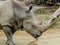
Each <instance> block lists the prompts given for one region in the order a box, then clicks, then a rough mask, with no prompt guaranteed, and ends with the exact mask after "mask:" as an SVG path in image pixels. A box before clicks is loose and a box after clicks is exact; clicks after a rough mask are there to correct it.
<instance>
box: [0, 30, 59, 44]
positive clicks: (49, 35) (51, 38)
mask: <svg viewBox="0 0 60 45" xmlns="http://www.w3.org/2000/svg"><path fill="white" fill-rule="evenodd" d="M13 37H14V42H15V44H16V45H28V44H29V43H30V42H31V41H33V40H34V38H33V37H31V36H30V35H29V34H27V33H26V32H24V31H17V32H16V33H15V34H14V36H13ZM5 41H6V37H5V35H4V33H3V31H0V45H5ZM37 44H38V45H60V29H49V30H47V31H46V32H44V33H43V35H42V36H41V37H39V39H38V41H37Z"/></svg>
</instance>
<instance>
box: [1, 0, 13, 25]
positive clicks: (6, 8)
mask: <svg viewBox="0 0 60 45" xmlns="http://www.w3.org/2000/svg"><path fill="white" fill-rule="evenodd" d="M12 17H13V10H12V3H11V1H10V0H8V1H5V2H4V3H3V5H2V7H1V9H0V24H1V25H6V24H9V22H10V20H11V18H12Z"/></svg>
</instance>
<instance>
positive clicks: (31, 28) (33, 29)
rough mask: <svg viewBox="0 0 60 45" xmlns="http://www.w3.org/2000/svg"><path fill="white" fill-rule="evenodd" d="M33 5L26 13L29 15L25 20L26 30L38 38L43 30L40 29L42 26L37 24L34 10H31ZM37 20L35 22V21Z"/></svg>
mask: <svg viewBox="0 0 60 45" xmlns="http://www.w3.org/2000/svg"><path fill="white" fill-rule="evenodd" d="M31 9H32V7H30V8H29V10H28V11H27V12H26V13H25V14H26V15H27V16H28V17H26V19H25V20H24V22H23V23H24V29H25V31H26V32H28V33H29V34H31V35H32V36H33V37H34V38H38V37H39V36H40V35H41V34H42V32H41V31H40V30H41V29H40V27H39V25H38V24H36V20H35V17H34V15H33V14H32V12H31V11H30V10H31ZM34 22H35V23H34Z"/></svg>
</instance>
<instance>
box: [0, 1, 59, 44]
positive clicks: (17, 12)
mask: <svg viewBox="0 0 60 45" xmlns="http://www.w3.org/2000/svg"><path fill="white" fill-rule="evenodd" d="M59 10H60V8H59V9H58V10H57V11H56V12H55V13H53V15H51V16H50V18H49V20H48V21H46V22H43V23H42V24H40V22H39V21H37V19H36V18H35V16H34V13H33V11H32V6H30V7H27V6H26V5H25V4H24V3H21V2H20V1H15V0H13V1H12V0H6V1H3V2H2V3H1V6H0V27H1V29H3V31H4V33H5V35H6V37H7V41H6V45H15V44H14V42H13V37H12V36H13V34H14V33H15V32H16V31H17V30H18V29H22V30H25V31H26V32H27V33H29V34H30V35H32V36H33V37H34V38H38V37H39V36H41V35H42V33H43V32H44V31H45V30H47V28H48V27H49V26H50V25H52V24H53V23H54V22H55V19H56V18H57V17H58V16H59V15H58V14H59V13H58V12H59ZM56 13H57V14H56Z"/></svg>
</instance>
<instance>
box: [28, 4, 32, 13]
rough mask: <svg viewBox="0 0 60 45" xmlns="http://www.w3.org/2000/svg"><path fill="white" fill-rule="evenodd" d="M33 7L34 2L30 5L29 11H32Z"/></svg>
mask: <svg viewBox="0 0 60 45" xmlns="http://www.w3.org/2000/svg"><path fill="white" fill-rule="evenodd" d="M32 8H33V6H32V4H31V5H29V9H28V12H30V11H31V10H32Z"/></svg>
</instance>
